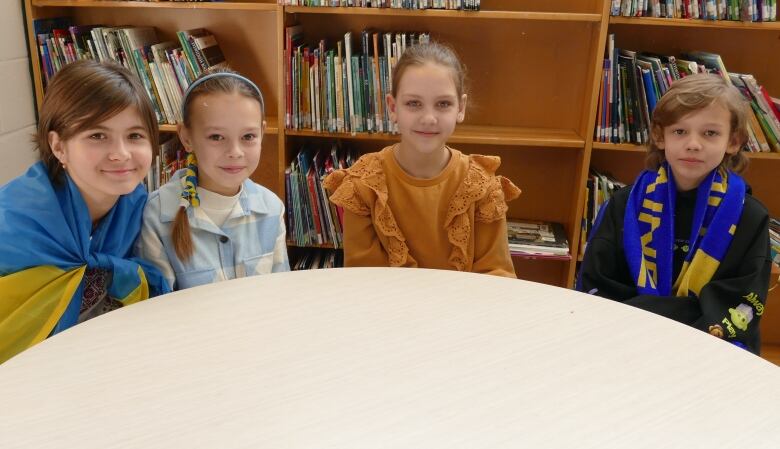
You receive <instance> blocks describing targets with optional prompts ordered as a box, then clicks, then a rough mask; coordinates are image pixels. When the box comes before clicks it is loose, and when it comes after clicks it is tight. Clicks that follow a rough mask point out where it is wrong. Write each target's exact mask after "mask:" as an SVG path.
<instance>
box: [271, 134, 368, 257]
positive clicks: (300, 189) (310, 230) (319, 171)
mask: <svg viewBox="0 0 780 449" xmlns="http://www.w3.org/2000/svg"><path fill="white" fill-rule="evenodd" d="M356 159H357V156H356V154H355V152H353V151H351V150H349V149H344V148H342V147H340V146H339V145H338V144H335V143H334V144H333V145H332V146H330V147H321V148H314V147H309V146H306V147H303V148H301V150H300V151H299V152H298V155H297V156H296V157H295V159H294V160H293V161H292V163H290V166H289V167H288V168H287V169H286V170H285V172H284V179H285V186H286V189H285V190H286V204H287V239H288V243H289V244H291V245H294V246H303V247H305V246H332V247H334V248H341V247H343V242H344V238H343V235H344V234H343V229H344V211H343V209H342V208H341V207H339V206H336V205H334V204H333V203H331V202H330V200H329V199H328V192H327V191H326V190H325V188H324V187H323V186H322V180H323V179H324V178H325V176H327V175H328V174H330V173H332V172H333V171H334V170H338V169H342V168H347V167H350V166H351V165H352V163H353V162H354V161H355V160H356Z"/></svg>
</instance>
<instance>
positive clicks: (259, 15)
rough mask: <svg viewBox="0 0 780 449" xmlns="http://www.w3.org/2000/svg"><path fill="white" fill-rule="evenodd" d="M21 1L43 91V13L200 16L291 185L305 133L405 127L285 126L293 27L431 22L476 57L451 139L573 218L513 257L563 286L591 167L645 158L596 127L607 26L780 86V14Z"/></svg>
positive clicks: (266, 173)
mask: <svg viewBox="0 0 780 449" xmlns="http://www.w3.org/2000/svg"><path fill="white" fill-rule="evenodd" d="M24 1H25V11H26V21H27V30H28V31H27V32H28V41H29V45H30V52H31V55H32V58H31V59H32V67H33V77H34V86H35V91H36V98H37V100H38V102H40V100H41V98H42V95H43V88H42V83H41V69H40V63H39V58H38V51H37V46H36V43H35V36H34V35H33V32H34V31H33V26H32V21H33V20H34V19H37V18H44V17H55V16H70V17H72V18H73V20H74V22H75V23H77V24H96V23H100V24H105V25H135V26H142V25H143V26H154V27H155V28H156V29H157V32H158V34H159V36H160V38H161V39H164V40H175V39H176V36H175V32H176V31H178V30H184V29H191V28H198V27H203V28H206V29H208V30H209V31H211V32H212V33H214V35H215V36H216V37H217V39H218V41H219V43H220V46H221V47H222V49H223V52H224V53H225V56H226V58H227V60H228V61H229V62H230V64H231V66H232V67H233V68H235V69H236V70H238V71H239V72H241V73H243V74H245V75H247V76H248V77H249V78H251V79H252V80H254V81H255V82H257V83H258V85H259V86H260V87H261V89H262V90H263V92H264V94H265V98H266V108H267V113H268V115H269V118H268V119H267V120H268V129H267V133H266V134H267V135H266V138H265V139H264V142H263V153H262V159H261V163H260V168H259V169H258V171H257V172H256V173H255V174H254V176H253V179H255V180H256V181H258V182H260V183H262V184H264V185H266V186H267V187H269V188H270V189H272V190H273V191H275V192H276V193H277V194H278V195H279V196H280V197H282V198H284V194H285V192H284V169H285V168H286V167H287V165H288V164H289V163H290V161H291V160H292V159H293V158H294V157H295V155H296V153H297V151H298V149H299V148H300V146H301V145H303V144H305V143H316V142H317V141H318V140H319V141H327V140H328V139H330V140H334V139H339V140H344V141H346V142H347V143H348V144H349V145H350V146H352V147H355V148H357V149H358V150H359V151H361V152H367V151H377V150H379V149H380V148H382V147H383V146H385V145H388V144H391V143H393V142H395V141H397V140H398V137H397V136H394V135H390V134H368V133H356V134H349V133H337V134H332V133H317V132H314V131H311V130H291V129H285V126H284V119H283V117H285V113H286V111H285V74H284V63H283V50H284V42H283V40H284V29H285V27H286V26H288V25H293V24H300V25H302V26H303V29H304V34H305V37H306V41H307V42H310V43H314V42H316V41H318V40H319V39H328V40H329V41H330V42H335V40H337V39H341V38H343V35H344V33H346V32H347V31H352V32H353V33H359V32H360V31H362V30H363V29H366V28H373V29H375V30H378V31H417V32H421V31H425V32H429V33H430V34H431V37H432V38H434V39H436V40H440V41H443V42H446V43H449V44H450V45H452V46H453V47H454V48H455V49H456V50H457V51H458V53H459V55H460V56H461V58H462V59H463V61H464V63H465V64H466V66H467V67H468V77H469V79H470V92H469V106H468V109H467V111H466V120H465V122H464V124H462V125H459V126H458V127H457V128H456V132H455V134H454V135H453V136H452V139H451V141H450V143H451V144H452V145H453V146H454V147H455V148H458V149H459V150H461V151H464V152H466V153H481V154H495V155H498V156H500V157H501V158H502V166H501V168H500V170H499V173H500V174H502V175H504V176H507V177H509V178H510V179H512V180H513V181H514V182H515V183H516V184H517V185H518V186H519V187H520V188H521V189H522V190H523V194H522V195H521V196H520V198H519V199H518V200H516V201H513V202H512V203H510V209H509V212H508V215H509V217H510V218H525V219H539V220H550V221H558V222H561V223H563V225H564V227H565V228H566V231H567V236H568V238H569V242H570V244H571V247H572V260H571V261H560V260H541V259H529V258H520V257H515V258H514V259H513V260H514V261H515V266H516V269H517V273H518V275H519V276H520V277H521V278H523V279H529V280H534V281H539V282H546V283H551V284H555V285H559V286H564V287H570V286H572V284H573V279H574V274H575V272H576V266H577V260H578V258H579V257H580V256H581V255H580V254H578V242H579V238H580V235H579V234H580V222H581V218H582V208H581V205H582V204H583V200H584V195H585V189H584V186H585V181H586V179H587V174H588V170H589V167H590V166H591V165H593V166H594V167H598V168H600V169H603V170H607V171H612V172H614V173H615V175H616V176H618V177H619V178H621V180H626V181H630V180H632V179H633V178H634V177H635V176H636V174H637V173H638V172H639V170H641V168H642V165H643V154H644V153H643V150H642V148H641V147H637V146H634V145H611V144H601V143H594V142H593V139H592V135H593V128H594V124H595V120H596V110H597V101H598V94H599V82H600V74H601V66H602V61H603V54H604V46H605V42H606V36H607V33H609V32H614V33H616V34H617V42H618V45H619V46H621V47H624V48H631V49H645V50H653V51H657V52H668V53H669V54H677V53H679V52H681V51H685V50H691V49H700V50H707V51H714V52H718V53H721V54H722V55H723V58H724V61H725V62H726V64H727V67H728V68H729V69H730V70H734V71H737V72H744V73H753V74H754V75H756V77H757V79H758V80H759V81H760V82H761V83H762V84H764V85H766V87H767V89H769V91H770V92H771V93H774V94H775V95H778V94H780V73H779V72H777V68H776V64H775V62H774V60H773V58H771V57H770V56H769V55H777V54H780V40H778V39H777V34H778V33H777V32H778V30H780V24H777V23H758V24H748V23H741V22H707V21H691V20H672V19H643V18H622V17H610V16H609V3H610V2H609V1H608V0H556V1H550V0H482V10H481V11H442V10H423V11H412V10H395V9H374V8H323V7H316V8H310V7H282V6H279V5H277V4H276V1H275V0H245V1H227V2H212V3H198V2H192V3H189V2H136V1H111V0H24ZM746 49H750V51H746ZM39 106H40V103H39ZM161 131H162V132H166V133H170V132H175V126H172V125H163V126H161ZM750 157H751V169H750V172H749V174H748V181H749V182H750V183H751V185H752V186H753V187H754V191H755V192H756V194H757V196H758V197H759V198H760V199H761V200H762V201H763V202H764V203H765V204H767V207H768V208H769V209H770V212H772V213H773V214H774V215H780V196H773V195H772V193H773V190H774V189H773V188H772V183H773V182H776V181H774V180H775V177H776V173H778V169H780V155H777V154H774V153H770V154H751V155H750ZM293 248H295V247H294V246H293V245H291V249H293ZM296 250H297V249H296Z"/></svg>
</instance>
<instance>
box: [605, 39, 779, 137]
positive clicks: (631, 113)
mask: <svg viewBox="0 0 780 449" xmlns="http://www.w3.org/2000/svg"><path fill="white" fill-rule="evenodd" d="M693 73H715V74H718V75H720V76H722V77H724V78H725V79H726V80H727V81H728V82H730V83H731V84H733V85H734V86H736V87H737V88H738V89H739V90H740V92H742V94H743V96H744V97H745V98H746V100H748V101H749V102H750V108H751V111H752V113H751V114H749V119H750V121H749V124H748V125H749V126H748V135H749V139H748V142H747V145H746V148H745V149H746V150H748V151H756V152H758V151H780V100H778V99H776V98H773V97H771V96H770V95H769V93H768V92H767V91H766V89H764V87H763V86H761V85H760V84H759V83H758V81H757V80H756V79H755V77H753V76H752V75H749V74H738V73H729V72H728V71H727V70H726V66H725V65H724V63H723V60H722V59H721V57H720V55H717V54H715V53H707V52H702V51H692V52H688V53H685V54H683V55H682V56H681V57H675V56H665V55H658V54H654V53H648V52H637V51H632V50H625V49H619V48H617V47H616V46H615V36H614V35H613V34H610V35H609V36H608V39H607V51H606V56H605V59H604V65H603V70H602V82H601V88H600V93H599V103H598V116H597V121H596V129H595V136H594V139H595V140H596V141H599V142H610V143H634V144H646V143H648V141H649V138H650V123H651V118H652V114H653V109H655V105H656V104H657V102H658V100H659V99H660V98H661V96H662V95H664V94H665V93H666V91H667V90H668V89H669V87H670V86H671V84H672V83H673V82H674V81H675V80H678V79H680V78H683V77H685V76H687V75H690V74H693Z"/></svg>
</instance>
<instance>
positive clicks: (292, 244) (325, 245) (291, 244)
mask: <svg viewBox="0 0 780 449" xmlns="http://www.w3.org/2000/svg"><path fill="white" fill-rule="evenodd" d="M287 246H288V247H290V248H316V249H341V248H336V246H335V245H333V244H332V243H323V244H319V245H299V244H297V243H295V242H292V241H290V240H288V241H287Z"/></svg>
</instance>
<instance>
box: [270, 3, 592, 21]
mask: <svg viewBox="0 0 780 449" xmlns="http://www.w3.org/2000/svg"><path fill="white" fill-rule="evenodd" d="M284 10H285V12H288V13H299V14H338V15H359V16H396V17H422V18H453V19H472V18H473V19H482V20H489V19H490V20H492V19H498V20H540V21H548V22H600V21H601V14H587V13H559V12H536V11H485V10H481V11H454V10H441V9H424V10H412V9H391V8H339V7H307V6H286V7H285V8H284Z"/></svg>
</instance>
